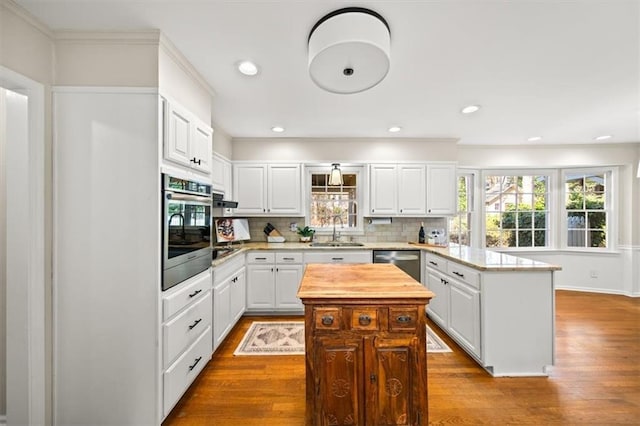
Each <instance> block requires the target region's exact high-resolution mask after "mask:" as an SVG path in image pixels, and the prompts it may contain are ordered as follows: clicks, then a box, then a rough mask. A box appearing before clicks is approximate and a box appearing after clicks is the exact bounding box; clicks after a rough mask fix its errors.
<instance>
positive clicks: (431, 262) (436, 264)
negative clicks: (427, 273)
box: [429, 260, 438, 266]
mask: <svg viewBox="0 0 640 426" xmlns="http://www.w3.org/2000/svg"><path fill="white" fill-rule="evenodd" d="M429 263H430V264H432V265H433V266H438V263H437V262H434V261H433V260H430V261H429Z"/></svg>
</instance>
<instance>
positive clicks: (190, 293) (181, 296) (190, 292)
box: [162, 269, 211, 321]
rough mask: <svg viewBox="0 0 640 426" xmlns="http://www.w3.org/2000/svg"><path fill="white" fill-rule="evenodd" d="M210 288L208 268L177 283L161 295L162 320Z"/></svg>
mask: <svg viewBox="0 0 640 426" xmlns="http://www.w3.org/2000/svg"><path fill="white" fill-rule="evenodd" d="M210 288H211V272H210V269H209V270H207V271H205V272H202V273H200V274H198V275H196V276H195V277H192V278H189V279H188V280H186V281H185V282H184V283H182V284H178V285H177V286H175V287H174V288H172V289H171V290H169V291H167V292H165V293H164V294H163V295H162V316H163V321H166V320H168V319H169V318H171V317H172V316H173V315H175V314H176V313H178V312H179V311H180V310H182V309H183V308H184V307H185V306H187V305H188V304H190V303H192V302H194V301H196V300H197V299H198V298H199V297H201V296H202V295H203V294H204V293H205V292H206V291H207V290H209V289H210Z"/></svg>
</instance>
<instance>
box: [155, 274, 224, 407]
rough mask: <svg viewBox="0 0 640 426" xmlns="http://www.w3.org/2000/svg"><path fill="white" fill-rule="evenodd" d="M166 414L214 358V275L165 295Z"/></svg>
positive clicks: (199, 277) (201, 276)
mask: <svg viewBox="0 0 640 426" xmlns="http://www.w3.org/2000/svg"><path fill="white" fill-rule="evenodd" d="M162 310H163V312H162V317H163V323H162V327H161V328H162V366H163V410H162V412H163V415H164V416H166V415H168V414H169V412H170V411H171V410H172V409H173V406H174V405H175V404H176V402H178V400H179V399H180V397H181V396H182V394H183V393H184V392H185V391H186V390H187V388H188V387H189V385H190V384H191V383H192V382H193V380H194V379H195V378H196V377H197V376H198V373H199V372H200V371H201V370H202V368H203V367H204V365H205V364H206V363H207V361H209V359H210V358H211V352H212V346H211V272H210V271H209V270H206V271H204V272H202V273H200V274H198V275H196V276H194V277H192V278H189V279H188V280H186V281H184V282H183V283H181V284H178V285H177V286H175V287H173V288H172V289H170V290H168V291H166V292H164V293H163V295H162Z"/></svg>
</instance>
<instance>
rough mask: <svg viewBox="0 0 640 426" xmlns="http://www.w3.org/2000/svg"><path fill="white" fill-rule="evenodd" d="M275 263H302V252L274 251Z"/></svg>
mask: <svg viewBox="0 0 640 426" xmlns="http://www.w3.org/2000/svg"><path fill="white" fill-rule="evenodd" d="M276 263H277V264H286V263H302V253H284V252H282V253H276Z"/></svg>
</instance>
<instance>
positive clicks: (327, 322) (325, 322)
mask: <svg viewBox="0 0 640 426" xmlns="http://www.w3.org/2000/svg"><path fill="white" fill-rule="evenodd" d="M332 324H333V315H325V316H323V317H322V325H332Z"/></svg>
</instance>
